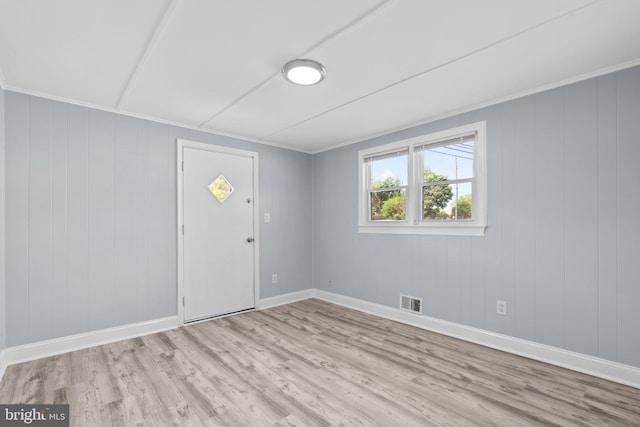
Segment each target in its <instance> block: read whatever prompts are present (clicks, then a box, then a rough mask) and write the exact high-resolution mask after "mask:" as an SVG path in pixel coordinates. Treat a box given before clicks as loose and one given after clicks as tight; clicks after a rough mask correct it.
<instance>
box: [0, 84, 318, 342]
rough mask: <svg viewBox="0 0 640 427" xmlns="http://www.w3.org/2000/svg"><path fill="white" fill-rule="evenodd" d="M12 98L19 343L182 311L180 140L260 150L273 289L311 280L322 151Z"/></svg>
mask: <svg viewBox="0 0 640 427" xmlns="http://www.w3.org/2000/svg"><path fill="white" fill-rule="evenodd" d="M5 100H6V111H5V114H4V117H5V123H6V170H5V172H6V188H5V190H6V231H7V233H6V248H7V269H6V293H7V301H8V304H6V331H7V334H6V345H7V346H15V345H20V344H26V343H32V342H36V341H41V340H46V339H51V338H56V337H61V336H66V335H71V334H77V333H82V332H88V331H94V330H98V329H104V328H108V327H113V326H118V325H123V324H127V323H131V322H138V321H144V320H150V319H156V318H160V317H164V316H170V315H174V314H175V313H176V303H177V301H176V292H177V290H176V237H175V233H176V213H175V212H176V183H175V182H176V181H175V162H176V138H184V139H190V140H194V141H200V142H205V143H211V144H218V145H225V146H232V147H236V148H241V149H247V150H252V151H258V152H259V159H260V163H259V165H260V171H259V172H260V182H259V186H260V203H261V205H260V206H261V214H262V213H264V212H270V213H271V218H272V221H271V223H270V224H261V230H260V231H261V234H260V265H261V272H260V273H261V275H260V280H261V293H262V295H261V296H262V297H269V296H274V295H277V294H280V293H286V292H293V291H297V290H301V289H307V288H309V287H310V286H311V261H312V259H311V169H312V168H311V156H310V155H308V154H303V153H298V152H293V151H289V150H284V149H279V148H274V147H270V146H264V145H260V144H255V143H251V142H247V141H241V140H237V139H233V138H227V137H222V136H217V135H211V134H207V133H202V132H198V131H193V130H188V129H184V128H179V127H174V126H169V125H164V124H159V123H155V122H150V121H146V120H140V119H135V118H131V117H127V116H122V115H118V114H112V113H107V112H103V111H98V110H93V109H89V108H84V107H79V106H74V105H69V104H65V103H61V102H55V101H50V100H46V99H42V98H38V97H33V96H27V95H23V94H18V93H14V92H6V93H5ZM272 273H277V274H278V276H279V279H280V284H279V285H277V286H274V285H271V274H272Z"/></svg>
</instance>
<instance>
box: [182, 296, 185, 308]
mask: <svg viewBox="0 0 640 427" xmlns="http://www.w3.org/2000/svg"><path fill="white" fill-rule="evenodd" d="M184 299H185V297H182V306H183V307H184Z"/></svg>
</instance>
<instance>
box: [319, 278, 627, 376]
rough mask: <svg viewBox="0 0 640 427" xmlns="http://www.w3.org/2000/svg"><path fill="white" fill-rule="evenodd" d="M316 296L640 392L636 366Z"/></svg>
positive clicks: (341, 297)
mask: <svg viewBox="0 0 640 427" xmlns="http://www.w3.org/2000/svg"><path fill="white" fill-rule="evenodd" d="M313 296H314V297H315V298H318V299H321V300H324V301H328V302H332V303H334V304H338V305H342V306H344V307H348V308H353V309H355V310H360V311H364V312H365V313H370V314H374V315H376V316H380V317H384V318H386V319H389V320H395V321H397V322H401V323H405V324H408V325H412V326H416V327H418V328H422V329H427V330H429V331H433V332H437V333H439V334H442V335H447V336H450V337H454V338H459V339H462V340H465V341H469V342H473V343H476V344H480V345H484V346H486V347H491V348H495V349H497V350H502V351H506V352H508V353H513V354H517V355H519V356H524V357H527V358H529V359H534V360H539V361H541V362H546V363H550V364H552V365H556V366H560V367H563V368H567V369H571V370H573V371H577V372H582V373H585V374H588V375H593V376H594V377H599V378H603V379H606V380H610V381H614V382H617V383H620V384H625V385H628V386H631V387H635V388H640V368H636V367H635V366H629V365H624V364H622V363H617V362H612V361H610V360H605V359H601V358H598V357H594V356H588V355H586V354H582V353H576V352H574V351H569V350H564V349H561V348H557V347H552V346H549V345H545V344H539V343H536V342H533V341H527V340H523V339H520V338H514V337H510V336H508V335H503V334H499V333H495V332H490V331H485V330H483V329H478V328H474V327H471V326H465V325H461V324H459V323H454V322H448V321H446V320H440V319H436V318H433V317H429V316H422V315H416V314H413V313H408V312H405V311H402V310H400V309H399V308H392V307H387V306H384V305H380V304H375V303H371V302H367V301H363V300H359V299H356V298H351V297H347V296H344V295H339V294H334V293H331V292H326V291H322V290H319V289H314V292H313Z"/></svg>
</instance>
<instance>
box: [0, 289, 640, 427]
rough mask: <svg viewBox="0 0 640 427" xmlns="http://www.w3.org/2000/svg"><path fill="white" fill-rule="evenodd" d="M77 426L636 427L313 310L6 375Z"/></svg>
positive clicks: (340, 312)
mask: <svg viewBox="0 0 640 427" xmlns="http://www.w3.org/2000/svg"><path fill="white" fill-rule="evenodd" d="M0 402H2V403H69V404H70V413H71V425H74V426H111V425H113V426H139V425H140V426H141V425H145V426H147V425H158V426H164V425H177V426H192V425H193V426H198V425H214V426H217V425H220V426H233V427H236V426H334V425H356V426H428V425H451V426H458V425H465V426H476V425H478V426H489V425H491V426H494V425H499V426H520V425H527V426H529V425H545V426H550V425H561V426H569V425H591V426H602V425H618V426H640V390H638V389H635V388H631V387H626V386H622V385H619V384H616V383H612V382H608V381H605V380H602V379H598V378H594V377H591V376H588V375H583V374H579V373H576V372H573V371H569V370H566V369H561V368H558V367H554V366H551V365H547V364H544V363H540V362H536V361H532V360H529V359H526V358H522V357H518V356H514V355H511V354H507V353H503V352H500V351H496V350H492V349H489V348H486V347H482V346H479V345H475V344H470V343H467V342H464V341H460V340H456V339H453V338H448V337H445V336H442V335H438V334H435V333H431V332H428V331H424V330H421V329H418V328H414V327H411V326H407V325H403V324H400V323H396V322H392V321H389V320H386V319H382V318H379V317H375V316H371V315H368V314H365V313H362V312H358V311H354V310H350V309H347V308H343V307H340V306H336V305H333V304H329V303H326V302H323V301H319V300H315V299H311V300H305V301H300V302H296V303H293V304H289V305H284V306H280V307H275V308H271V309H267V310H263V311H254V312H246V313H242V314H238V315H235V316H230V317H225V318H220V319H216V320H211V321H207V322H203V323H198V324H194V325H191V326H187V327H184V328H179V329H175V330H171V331H168V332H163V333H157V334H153V335H148V336H145V337H142V338H136V339H130V340H126V341H120V342H116V343H112V344H107V345H102V346H98V347H93V348H89V349H85V350H80V351H74V352H71V353H66V354H63V355H59V356H54V357H49V358H46V359H40V360H36V361H32V362H27V363H22V364H18V365H12V366H9V367H8V368H7V371H6V373H5V375H4V379H3V381H2V383H1V389H0Z"/></svg>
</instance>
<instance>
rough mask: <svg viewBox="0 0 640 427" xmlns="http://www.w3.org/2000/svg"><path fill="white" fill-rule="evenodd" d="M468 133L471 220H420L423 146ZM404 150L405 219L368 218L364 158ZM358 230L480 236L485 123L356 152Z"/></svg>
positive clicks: (484, 191)
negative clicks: (471, 145)
mask: <svg viewBox="0 0 640 427" xmlns="http://www.w3.org/2000/svg"><path fill="white" fill-rule="evenodd" d="M471 133H475V134H476V138H475V141H474V150H473V178H472V179H471V185H472V194H473V204H472V219H471V220H448V221H438V220H423V219H422V191H423V189H422V188H423V184H424V182H423V181H424V177H423V170H424V163H423V155H422V153H423V151H424V147H428V146H429V145H432V144H438V143H442V142H444V141H448V140H451V139H454V138H456V137H462V136H465V135H469V134H471ZM404 150H407V152H408V158H407V174H408V176H407V185H406V204H407V205H406V210H407V215H406V219H405V220H378V221H372V220H371V219H370V214H371V207H370V197H369V192H370V190H371V189H370V188H369V186H370V183H371V176H370V166H369V163H370V162H368V161H367V159H370V158H372V157H376V156H383V155H385V154H388V153H391V152H394V151H397V152H400V151H404ZM358 185H359V190H358V232H359V233H385V234H426V235H452V236H484V235H485V230H486V228H487V222H486V218H487V176H486V122H485V121H481V122H476V123H471V124H468V125H464V126H459V127H456V128H453V129H447V130H443V131H439V132H434V133H430V134H427V135H421V136H417V137H414V138H409V139H405V140H402V141H397V142H393V143H390V144H385V145H380V146H377V147H372V148H367V149H364V150H360V151H358Z"/></svg>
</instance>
